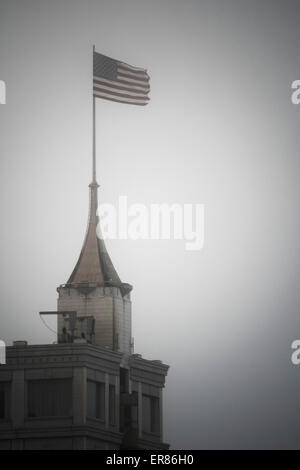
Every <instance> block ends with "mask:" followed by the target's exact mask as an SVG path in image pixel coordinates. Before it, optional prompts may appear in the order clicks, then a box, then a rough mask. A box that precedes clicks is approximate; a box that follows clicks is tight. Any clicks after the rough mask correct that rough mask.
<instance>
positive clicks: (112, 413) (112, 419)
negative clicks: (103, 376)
mask: <svg viewBox="0 0 300 470" xmlns="http://www.w3.org/2000/svg"><path fill="white" fill-rule="evenodd" d="M109 424H110V425H111V426H114V425H115V424H116V395H115V386H114V385H110V386H109Z"/></svg>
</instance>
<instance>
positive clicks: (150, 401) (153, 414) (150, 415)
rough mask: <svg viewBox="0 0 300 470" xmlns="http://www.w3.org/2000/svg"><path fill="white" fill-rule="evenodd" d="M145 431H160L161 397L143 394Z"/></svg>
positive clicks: (156, 432)
mask: <svg viewBox="0 0 300 470" xmlns="http://www.w3.org/2000/svg"><path fill="white" fill-rule="evenodd" d="M142 418H143V431H144V432H149V433H155V434H158V433H159V399H158V398H157V397H152V396H148V395H143V412H142Z"/></svg>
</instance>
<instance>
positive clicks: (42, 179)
mask: <svg viewBox="0 0 300 470" xmlns="http://www.w3.org/2000/svg"><path fill="white" fill-rule="evenodd" d="M299 15H300V6H299V2H297V1H296V0H295V1H294V0H272V1H271V0H264V1H262V0H260V1H258V0H247V1H245V0H218V1H217V0H205V1H200V0H199V1H196V0H185V1H179V0H159V1H158V0H153V1H151V2H149V1H148V2H147V1H146V0H125V1H124V0H106V1H100V0H98V1H96V0H94V1H92V0H85V1H82V0H81V1H79V0H72V1H71V0H60V1H58V0H54V1H51V2H50V1H46V0H39V1H38V0H24V1H22V2H21V1H16V0H10V1H9V2H5V1H4V0H0V79H1V80H4V81H5V83H6V91H7V96H6V104H5V105H0V156H1V159H0V191H1V193H0V196H1V197H0V211H1V212H0V213H1V244H0V259H1V274H0V275H1V282H0V286H1V290H0V295H1V310H0V338H1V339H2V340H4V341H6V344H11V342H12V341H13V340H20V339H25V340H28V341H29V342H30V343H31V344H36V343H49V342H53V341H54V340H55V334H54V333H52V332H51V331H50V330H49V329H47V328H46V327H45V325H44V324H43V323H42V322H41V320H40V318H39V315H38V312H39V311H40V310H55V309H56V299H57V293H56V287H57V286H58V285H59V284H61V283H65V282H66V281H67V279H68V277H69V275H70V274H71V272H72V270H73V268H74V265H75V263H76V261H77V258H78V255H79V252H80V249H81V245H82V242H83V237H84V234H85V230H86V223H87V216H88V197H89V194H88V184H89V183H90V180H91V159H92V46H93V44H95V46H96V50H97V51H98V52H101V53H102V54H106V55H108V56H111V57H113V58H115V59H119V60H122V61H124V62H128V63H129V64H132V65H136V66H140V67H143V68H147V70H148V73H149V75H150V78H151V92H150V97H151V100H150V103H149V105H148V106H146V107H138V106H130V105H122V104H118V103H111V102H106V101H104V100H97V106H96V107H97V109H96V114H97V122H96V131H97V173H98V175H97V178H98V182H99V184H100V189H99V200H100V202H103V203H112V204H117V203H118V198H119V196H120V195H125V196H127V198H128V203H129V204H134V203H141V204H145V205H146V206H149V205H150V204H155V203H157V204H161V203H167V204H172V203H179V204H185V203H192V204H204V207H205V217H204V219H205V230H204V232H205V241H204V246H203V249H202V250H198V251H187V250H186V249H185V242H184V241H183V240H137V241H133V240H110V241H109V240H108V241H107V242H106V245H107V248H108V250H109V253H110V256H111V258H112V260H113V262H114V265H115V267H116V269H117V271H118V273H119V275H120V277H121V279H122V281H123V282H129V283H130V284H132V285H133V286H134V290H133V292H132V301H133V336H134V338H135V352H137V353H141V354H142V355H143V357H145V358H147V359H161V360H163V362H165V363H166V364H169V365H170V370H169V374H168V377H167V382H166V389H165V391H164V407H165V408H164V429H165V435H164V440H165V441H166V442H169V443H170V445H171V448H179V449H180V448H187V449H188V448H191V449H201V448H206V449H214V448H221V449H222V448H236V449H239V448H299V442H300V440H299V438H300V417H299V391H300V366H298V368H297V366H294V365H293V364H292V362H291V359H290V357H291V353H292V350H291V343H292V341H294V340H295V339H299V338H300V321H299V302H300V289H299V274H300V272H299V271H300V269H299V258H300V249H299V227H300V226H299V202H300V185H299V170H300V163H299V153H298V147H299V141H300V133H299V125H300V106H296V105H293V104H292V102H291V83H292V82H293V81H294V80H297V79H300V62H299V39H300V30H299ZM47 324H48V325H49V326H50V328H54V326H55V325H54V324H53V322H51V320H50V319H49V320H48V319H47Z"/></svg>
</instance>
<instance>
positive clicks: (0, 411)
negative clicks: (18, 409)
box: [0, 382, 10, 419]
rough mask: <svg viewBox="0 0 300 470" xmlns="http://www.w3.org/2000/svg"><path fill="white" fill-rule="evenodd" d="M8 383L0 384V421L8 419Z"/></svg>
mask: <svg viewBox="0 0 300 470" xmlns="http://www.w3.org/2000/svg"><path fill="white" fill-rule="evenodd" d="M9 392H10V384H9V382H0V419H8V417H9V414H10V413H9V403H10V401H9Z"/></svg>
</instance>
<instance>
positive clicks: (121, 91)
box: [93, 62, 150, 106]
mask: <svg viewBox="0 0 300 470" xmlns="http://www.w3.org/2000/svg"><path fill="white" fill-rule="evenodd" d="M149 81H150V78H149V75H148V74H147V71H146V70H144V69H138V68H136V67H132V66H131V65H128V64H124V63H122V62H119V63H118V66H117V76H116V79H115V80H109V79H106V78H102V77H100V76H99V77H98V76H94V80H93V93H94V96H95V97H97V98H103V99H106V100H110V101H116V102H118V103H129V104H135V105H138V106H144V105H146V104H147V103H148V101H149V97H148V93H149V91H150V83H149Z"/></svg>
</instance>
